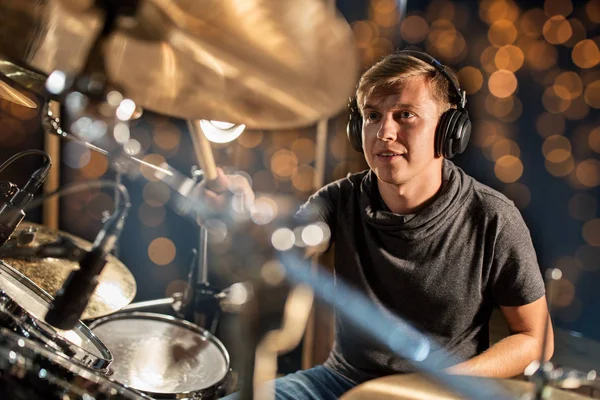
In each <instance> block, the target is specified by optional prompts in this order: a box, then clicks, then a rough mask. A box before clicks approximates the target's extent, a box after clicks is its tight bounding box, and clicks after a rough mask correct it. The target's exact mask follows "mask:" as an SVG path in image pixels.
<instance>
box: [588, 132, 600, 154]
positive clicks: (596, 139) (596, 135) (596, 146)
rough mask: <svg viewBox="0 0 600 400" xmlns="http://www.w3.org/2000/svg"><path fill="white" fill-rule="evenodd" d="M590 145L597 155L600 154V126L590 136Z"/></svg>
mask: <svg viewBox="0 0 600 400" xmlns="http://www.w3.org/2000/svg"><path fill="white" fill-rule="evenodd" d="M588 145H589V146H590V149H592V150H594V151H595V152H596V153H600V126H599V127H596V128H594V129H593V130H592V131H591V132H590V134H589V136H588Z"/></svg>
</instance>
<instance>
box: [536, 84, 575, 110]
mask: <svg viewBox="0 0 600 400" xmlns="http://www.w3.org/2000/svg"><path fill="white" fill-rule="evenodd" d="M542 104H543V105H544V108H545V109H546V110H548V112H551V113H555V114H556V113H562V112H564V111H565V110H566V109H567V108H569V106H570V105H571V100H565V99H563V98H561V97H559V96H558V95H557V94H556V92H555V91H554V86H550V87H549V88H546V90H545V91H544V94H543V95H542Z"/></svg>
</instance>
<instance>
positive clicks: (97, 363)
mask: <svg viewBox="0 0 600 400" xmlns="http://www.w3.org/2000/svg"><path fill="white" fill-rule="evenodd" d="M3 272H6V273H7V274H8V275H10V276H11V277H12V278H14V279H16V280H17V281H18V282H19V283H22V284H23V285H24V286H25V287H26V288H27V289H28V290H30V291H31V292H33V293H34V294H35V295H36V296H39V298H40V299H41V300H42V301H45V302H47V303H48V305H50V303H51V302H52V301H53V300H54V297H53V296H52V295H51V294H49V293H48V292H46V291H45V290H44V289H42V288H41V287H39V286H38V285H37V284H36V283H35V282H33V281H32V280H31V279H29V278H28V277H27V276H25V275H23V274H22V273H21V272H20V271H18V270H16V269H15V268H13V267H11V266H10V264H8V263H7V262H5V261H4V260H0V276H1V275H2V273H3ZM0 293H2V294H3V295H4V297H5V298H7V300H9V301H10V302H11V303H12V304H14V305H15V306H16V308H18V310H19V312H20V313H21V312H22V313H26V314H27V315H28V316H29V318H31V319H33V320H34V321H41V322H42V323H45V322H44V321H42V320H41V319H38V318H36V317H34V316H33V315H32V314H31V313H30V312H29V311H27V310H26V309H25V308H24V307H23V306H21V305H20V304H19V303H17V301H15V300H14V299H13V298H12V297H11V296H10V295H8V294H7V293H6V292H5V291H4V290H3V289H2V288H0ZM2 312H7V311H6V310H5V311H2ZM11 314H12V313H11ZM27 325H30V324H27ZM49 326H50V327H51V328H53V329H55V328H54V327H53V326H52V325H49ZM32 328H35V327H32ZM72 330H77V331H78V332H80V333H81V334H82V335H83V336H84V337H85V338H86V339H89V341H90V343H92V344H93V345H94V346H95V347H96V349H97V350H98V351H99V352H100V354H102V356H101V357H100V356H97V355H95V354H93V353H91V352H89V351H87V350H86V349H85V348H83V347H81V346H78V345H76V344H75V343H72V342H71V341H70V340H69V341H68V342H69V344H70V345H71V346H75V347H77V349H79V350H80V351H81V352H82V353H84V354H85V355H86V356H87V357H89V358H90V359H91V360H92V362H91V365H93V366H94V367H93V368H92V369H93V370H95V371H96V370H97V371H100V372H103V373H106V372H107V371H108V368H109V367H110V364H111V363H112V362H113V355H112V353H111V351H110V349H109V348H108V347H107V346H106V345H105V344H104V343H102V341H101V340H100V338H99V337H98V336H96V334H94V332H92V330H91V329H90V328H89V327H88V326H87V325H86V324H84V323H83V322H82V321H81V320H78V322H77V324H76V326H75V328H73V329H72ZM65 340H67V339H65ZM73 360H74V362H76V363H78V364H80V365H83V366H85V367H88V365H87V364H86V363H83V362H81V361H79V360H78V359H76V358H73Z"/></svg>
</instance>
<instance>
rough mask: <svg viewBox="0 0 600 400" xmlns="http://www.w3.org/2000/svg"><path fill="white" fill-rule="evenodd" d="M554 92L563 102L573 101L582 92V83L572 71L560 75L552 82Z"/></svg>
mask: <svg viewBox="0 0 600 400" xmlns="http://www.w3.org/2000/svg"><path fill="white" fill-rule="evenodd" d="M554 92H555V93H556V94H557V95H558V97H560V98H562V99H565V100H573V99H575V98H576V97H579V96H580V95H581V93H582V92H583V82H582V81H581V78H580V77H579V75H578V74H577V73H575V72H573V71H566V72H563V73H561V74H560V75H558V76H557V77H556V79H555V80H554Z"/></svg>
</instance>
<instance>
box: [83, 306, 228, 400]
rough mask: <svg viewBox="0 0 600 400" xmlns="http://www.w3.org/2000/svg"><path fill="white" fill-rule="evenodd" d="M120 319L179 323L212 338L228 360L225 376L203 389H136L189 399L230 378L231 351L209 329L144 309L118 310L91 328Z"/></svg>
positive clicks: (160, 397)
mask: <svg viewBox="0 0 600 400" xmlns="http://www.w3.org/2000/svg"><path fill="white" fill-rule="evenodd" d="M120 319H140V320H154V321H160V322H168V323H173V324H174V325H179V326H182V327H184V328H188V329H190V330H192V331H194V332H195V333H198V334H200V335H201V336H204V337H205V338H206V339H207V340H210V341H211V343H213V344H215V345H217V347H218V348H219V350H220V351H221V354H223V356H224V357H225V361H226V371H227V372H226V373H225V376H223V378H221V380H219V381H218V382H216V383H214V384H213V385H211V386H207V387H205V388H203V389H197V390H190V391H187V392H178V393H164V392H151V391H148V390H141V389H136V390H138V391H140V392H143V393H146V394H147V395H148V396H150V397H153V398H157V399H165V400H167V399H188V398H195V397H193V396H195V395H197V394H198V393H202V394H204V395H211V394H213V393H215V392H216V391H218V390H220V389H221V388H222V387H223V386H224V385H225V383H226V382H227V380H228V379H229V373H230V371H231V361H230V358H229V352H228V351H227V349H226V348H225V345H223V343H222V342H221V341H220V340H219V338H217V337H216V336H215V335H213V334H212V333H211V332H209V331H208V330H206V329H204V328H201V327H199V326H197V325H195V324H193V323H191V322H189V321H186V320H184V319H181V318H177V317H172V316H170V315H165V314H159V313H151V312H144V311H130V312H116V313H115V314H111V315H106V316H104V317H101V318H98V319H96V320H94V322H92V323H90V329H94V328H96V327H98V326H100V325H103V324H104V323H106V322H110V321H116V320H120ZM128 387H131V386H128ZM189 396H192V397H189Z"/></svg>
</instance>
